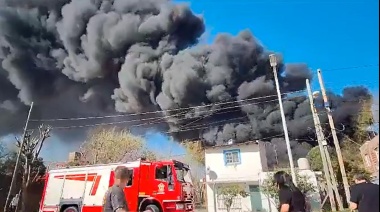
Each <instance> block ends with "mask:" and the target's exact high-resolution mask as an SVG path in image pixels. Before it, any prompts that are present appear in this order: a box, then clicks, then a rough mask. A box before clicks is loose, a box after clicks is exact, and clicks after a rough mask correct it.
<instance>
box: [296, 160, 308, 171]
mask: <svg viewBox="0 0 380 212" xmlns="http://www.w3.org/2000/svg"><path fill="white" fill-rule="evenodd" d="M297 164H298V169H299V170H310V164H309V161H308V160H307V159H306V158H300V159H298V160H297Z"/></svg>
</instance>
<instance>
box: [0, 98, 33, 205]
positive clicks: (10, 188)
mask: <svg viewBox="0 0 380 212" xmlns="http://www.w3.org/2000/svg"><path fill="white" fill-rule="evenodd" d="M32 109H33V102H32V104H31V105H30V108H29V113H28V117H27V118H26V122H25V127H24V132H23V133H22V141H21V145H20V149H19V151H18V153H17V158H16V164H15V168H14V170H13V175H12V180H11V185H10V186H9V191H8V195H7V199H6V201H5V205H4V212H8V204H9V201H10V197H11V194H12V190H13V187H14V185H15V184H16V176H17V170H18V164H19V162H20V157H21V153H22V149H23V148H24V143H25V136H26V131H27V129H28V124H29V119H30V114H31V113H32Z"/></svg>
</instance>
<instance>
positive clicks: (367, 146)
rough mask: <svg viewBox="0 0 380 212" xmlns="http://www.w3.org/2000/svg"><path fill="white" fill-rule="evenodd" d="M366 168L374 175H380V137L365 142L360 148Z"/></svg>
mask: <svg viewBox="0 0 380 212" xmlns="http://www.w3.org/2000/svg"><path fill="white" fill-rule="evenodd" d="M360 153H361V156H362V158H363V162H364V166H365V168H366V169H367V170H368V171H369V172H370V173H371V174H372V175H373V176H375V175H378V173H379V136H376V137H374V138H373V139H371V140H370V141H367V142H365V143H364V144H363V145H362V146H361V147H360Z"/></svg>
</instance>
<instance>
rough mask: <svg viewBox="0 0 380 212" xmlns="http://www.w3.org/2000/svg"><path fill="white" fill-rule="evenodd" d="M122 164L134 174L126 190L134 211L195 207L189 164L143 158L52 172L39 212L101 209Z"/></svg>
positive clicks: (176, 210) (93, 211)
mask: <svg viewBox="0 0 380 212" xmlns="http://www.w3.org/2000/svg"><path fill="white" fill-rule="evenodd" d="M118 166H125V167H127V168H128V170H129V171H130V174H131V175H130V176H131V178H130V181H129V183H128V185H127V186H126V187H125V189H124V192H125V195H126V198H127V203H128V208H129V210H130V211H152V212H185V211H193V210H194V203H193V197H194V195H193V185H192V182H191V175H190V169H189V166H188V165H186V164H184V163H181V162H179V161H176V160H167V161H154V162H149V161H144V160H139V161H134V162H128V163H117V164H107V165H91V166H82V167H67V168H61V169H55V170H50V171H48V173H47V175H46V180H45V188H44V192H43V195H42V199H41V204H40V210H39V212H101V211H102V204H103V199H104V196H105V193H106V191H107V189H108V188H109V187H110V186H112V185H113V181H114V170H115V168H116V167H118Z"/></svg>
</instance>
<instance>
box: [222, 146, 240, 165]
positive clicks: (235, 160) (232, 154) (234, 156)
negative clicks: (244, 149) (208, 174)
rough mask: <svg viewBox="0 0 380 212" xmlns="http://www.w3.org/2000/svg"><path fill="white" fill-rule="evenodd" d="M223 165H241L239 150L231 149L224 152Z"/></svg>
mask: <svg viewBox="0 0 380 212" xmlns="http://www.w3.org/2000/svg"><path fill="white" fill-rule="evenodd" d="M223 154H224V164H225V165H236V164H240V163H241V158H240V150H239V149H232V150H224V151H223Z"/></svg>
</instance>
